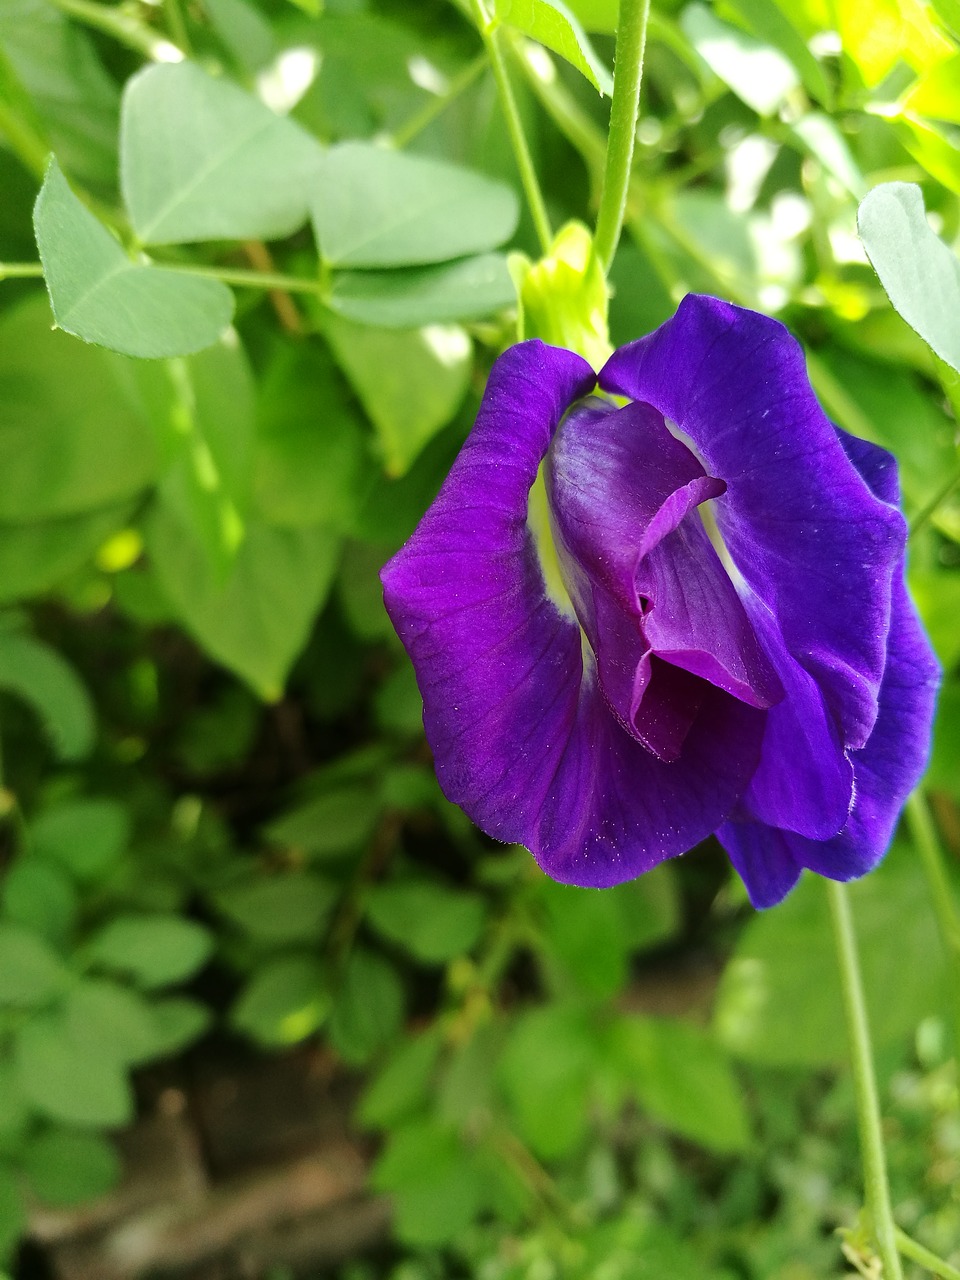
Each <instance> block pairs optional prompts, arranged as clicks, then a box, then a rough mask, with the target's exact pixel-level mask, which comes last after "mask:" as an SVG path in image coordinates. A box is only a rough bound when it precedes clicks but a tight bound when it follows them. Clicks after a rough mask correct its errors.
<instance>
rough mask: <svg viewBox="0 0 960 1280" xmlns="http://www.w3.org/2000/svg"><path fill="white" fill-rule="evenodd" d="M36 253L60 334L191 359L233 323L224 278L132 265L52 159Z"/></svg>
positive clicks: (38, 211) (37, 220) (127, 351)
mask: <svg viewBox="0 0 960 1280" xmlns="http://www.w3.org/2000/svg"><path fill="white" fill-rule="evenodd" d="M33 220H34V229H35V231H36V235H37V247H38V248H39V250H40V259H41V261H42V262H43V273H44V276H45V278H46V282H47V290H48V292H49V294H50V305H51V306H52V308H53V314H54V318H55V319H56V322H57V324H58V325H59V326H60V328H61V329H65V330H66V332H67V333H72V334H74V336H75V337H78V338H82V339H83V340H84V342H93V343H95V344H97V345H98V346H102V347H108V348H110V350H112V351H119V352H121V353H122V354H124V355H130V356H143V357H147V358H156V357H159V356H181V355H189V354H190V353H191V352H193V351H199V350H201V349H202V348H203V347H209V346H210V345H212V343H214V342H216V340H217V338H218V337H219V336H220V334H221V333H222V332H223V330H224V329H225V328H226V327H227V325H228V324H229V323H230V320H231V317H232V316H233V295H232V294H231V292H230V290H229V289H228V288H227V287H226V285H223V284H221V283H220V281H219V280H209V279H203V278H201V277H199V276H191V275H187V274H183V273H180V272H176V271H171V270H168V269H167V268H164V267H152V266H144V265H142V264H140V263H136V262H132V261H131V260H130V258H128V257H127V255H126V254H125V253H124V251H123V249H122V248H121V246H120V245H119V243H118V242H117V241H116V240H114V238H113V236H111V235H110V233H109V231H107V229H106V228H105V227H103V226H102V225H101V224H100V223H99V222H98V221H97V219H96V218H95V217H94V216H93V214H92V213H90V212H89V210H88V209H86V208H85V207H84V206H83V205H82V204H81V203H80V201H79V200H78V199H77V197H76V196H75V195H74V194H73V192H72V191H71V190H70V188H69V186H68V185H67V181H66V179H65V178H64V176H63V174H62V173H61V172H60V167H59V165H58V164H57V162H56V160H55V159H51V161H50V164H49V166H48V168H47V175H46V178H45V179H44V183H43V187H42V188H41V190H40V194H39V196H38V197H37V203H36V208H35V210H34V219H33Z"/></svg>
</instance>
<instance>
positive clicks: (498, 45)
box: [473, 0, 553, 253]
mask: <svg viewBox="0 0 960 1280" xmlns="http://www.w3.org/2000/svg"><path fill="white" fill-rule="evenodd" d="M473 13H474V18H475V20H476V23H477V27H478V29H479V31H480V38H481V39H482V40H483V45H484V48H485V49H486V51H487V57H488V58H489V60H490V69H491V71H492V72H493V78H494V80H495V81H496V85H497V93H498V94H499V96H500V107H501V109H502V111H503V114H504V118H505V119H506V122H507V132H508V133H509V134H510V142H511V145H512V146H513V154H514V157H515V159H516V162H517V168H518V169H519V170H520V181H521V182H522V183H523V190H524V194H525V195H526V197H527V206H528V207H529V209H530V216H531V217H532V218H533V225H534V227H535V229H536V232H537V239H538V240H539V241H540V249H541V252H543V253H549V252H550V248H551V246H552V244H553V232H552V231H551V230H550V218H549V216H548V214H547V206H546V204H545V202H544V199H543V192H542V191H541V190H540V183H539V181H538V179H537V171H536V169H535V168H534V164H533V157H532V156H531V154H530V148H529V147H528V146H527V139H526V135H525V134H524V132H523V121H522V120H521V119H520V112H519V110H518V108H517V100H516V98H515V97H514V93H513V85H512V84H511V83H510V74H509V72H508V71H507V62H506V59H505V57H504V54H503V43H502V39H501V37H502V34H503V33H502V32H501V31H500V29H499V27H498V25H497V23H496V20H491V19H490V18H489V17H488V16H487V12H486V9H485V8H484V5H483V0H473Z"/></svg>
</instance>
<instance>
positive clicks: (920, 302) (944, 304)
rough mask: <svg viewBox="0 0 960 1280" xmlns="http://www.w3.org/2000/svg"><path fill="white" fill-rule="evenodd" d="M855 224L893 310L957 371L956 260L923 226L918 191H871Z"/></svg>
mask: <svg viewBox="0 0 960 1280" xmlns="http://www.w3.org/2000/svg"><path fill="white" fill-rule="evenodd" d="M857 224H858V226H859V229H860V239H861V240H862V241H863V247H864V248H865V249H866V251H867V256H868V257H869V259H870V261H871V263H872V264H873V269H874V271H876V273H877V275H878V276H879V277H880V283H881V284H882V285H883V287H884V289H885V290H886V291H887V296H888V297H889V299H890V301H891V303H892V304H893V306H894V307H895V308H896V309H897V311H899V312H900V314H901V315H902V316H903V318H904V320H906V322H907V324H909V325H910V326H911V327H912V328H914V329H916V331H917V333H919V335H920V337H921V338H923V340H924V341H925V342H927V343H929V345H930V346H931V347H932V348H933V350H934V351H935V352H936V353H937V355H938V356H939V357H940V358H941V360H945V361H946V362H947V364H949V365H951V366H952V367H953V368H954V369H957V370H958V371H960V261H958V259H957V257H956V255H955V254H954V253H952V252H951V251H950V250H949V249H948V248H947V246H946V245H945V244H944V243H943V241H942V240H940V239H938V237H937V236H936V235H935V234H934V232H933V230H932V229H931V227H930V224H929V223H928V222H927V219H926V216H925V214H924V209H923V195H922V194H921V191H920V188H919V187H916V186H914V185H913V184H912V183H908V182H885V183H882V184H881V185H880V186H878V187H874V189H873V190H872V191H871V192H870V194H869V195H868V196H867V197H866V199H865V200H864V201H863V203H862V204H861V205H860V211H859V214H858V217H857Z"/></svg>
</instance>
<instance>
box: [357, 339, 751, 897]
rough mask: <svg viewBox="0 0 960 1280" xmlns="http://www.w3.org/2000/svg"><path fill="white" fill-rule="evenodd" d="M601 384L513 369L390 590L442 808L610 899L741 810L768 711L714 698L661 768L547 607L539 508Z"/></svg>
mask: <svg viewBox="0 0 960 1280" xmlns="http://www.w3.org/2000/svg"><path fill="white" fill-rule="evenodd" d="M593 382H594V375H593V373H592V372H591V370H590V369H589V367H588V366H587V365H586V363H585V362H584V361H582V360H580V359H579V358H578V357H577V356H574V355H571V354H570V353H569V352H563V351H559V350H556V349H554V348H550V347H546V346H544V345H543V344H542V343H539V342H529V343H523V344H521V345H520V346H518V347H514V348H512V349H511V350H510V351H508V352H507V353H506V354H505V355H503V356H502V357H501V358H500V359H499V360H498V361H497V363H496V364H495V366H494V368H493V370H492V372H491V375H490V379H489V382H488V385H487V391H486V393H485V395H484V400H483V404H482V406H481V409H480V413H479V416H478V418H477V423H476V425H475V427H474V429H473V431H472V433H471V435H470V437H469V439H468V441H467V443H466V445H465V446H464V448H463V450H462V452H461V454H460V456H459V458H458V459H457V461H456V463H455V464H454V466H453V468H452V470H451V472H450V475H449V476H448V478H447V480H446V482H445V483H444V485H443V487H442V489H441V491H440V494H439V496H438V498H437V500H436V502H435V503H434V504H433V506H432V507H431V508H430V510H429V511H428V512H427V514H426V516H425V517H424V519H423V521H422V522H421V524H420V525H419V527H418V529H417V531H416V532H415V533H414V535H413V537H412V538H411V539H410V541H409V542H408V543H407V544H406V545H405V546H404V547H403V548H402V549H401V551H400V552H399V553H398V554H397V555H396V556H395V557H394V559H393V560H392V561H391V562H390V563H389V564H388V565H387V566H386V567H385V569H384V571H383V575H382V576H383V582H384V597H385V601H386V605H387V609H388V611H389V613H390V616H391V618H392V619H393V622H394V625H395V626H396V628H397V631H398V632H399V634H400V637H401V639H402V640H403V642H404V644H405V645H406V647H407V650H408V652H409V653H410V655H411V658H412V660H413V664H414V667H415V670H416V672H417V678H418V682H419V685H420V690H421V693H422V695H423V701H424V725H425V728H426V732H427V738H428V740H429V742H430V745H431V747H432V749H433V752H434V756H435V759H436V765H437V775H438V778H439V779H440V783H441V786H442V787H443V789H444V791H445V793H446V795H447V796H448V797H449V798H450V799H451V800H453V801H454V802H456V803H458V804H460V805H461V806H462V807H463V808H464V809H465V810H466V812H467V813H468V814H469V815H470V817H472V818H473V819H474V821H475V822H477V823H478V824H479V825H480V826H481V827H483V828H484V830H486V831H488V832H489V833H490V834H491V835H494V836H496V837H498V838H499V839H501V840H508V841H516V842H519V843H522V844H525V845H526V846H527V847H528V848H529V849H530V850H531V851H532V852H533V854H534V855H535V857H536V858H537V859H538V861H539V862H540V863H541V865H542V866H543V867H544V868H545V869H546V870H547V871H548V872H549V873H550V874H551V875H553V876H555V877H556V878H557V879H560V880H566V881H569V882H570V883H575V884H583V885H608V884H614V883H617V882H619V881H622V880H626V879H629V878H631V877H633V876H636V875H638V874H639V873H640V872H642V871H644V870H647V869H648V868H649V867H651V866H653V865H654V864H655V863H657V862H659V861H661V860H662V859H663V858H666V857H670V856H672V855H674V854H678V853H682V852H683V851H685V850H686V849H689V848H690V847H691V846H693V845H694V844H696V843H697V842H698V841H700V840H702V839H703V838H704V837H705V836H707V835H708V834H709V833H710V832H711V831H713V830H714V829H715V828H716V826H717V825H718V823H719V822H721V821H722V820H723V819H724V817H726V816H727V815H728V814H729V813H730V812H731V810H732V808H733V806H734V804H735V802H736V799H737V797H738V796H739V795H740V794H741V793H742V791H743V789H744V787H745V786H746V784H747V781H748V780H749V777H750V775H751V774H752V772H753V770H754V769H755V768H756V764H757V760H758V759H759V753H760V740H761V738H762V733H763V712H762V711H758V710H756V709H755V708H753V707H749V706H747V705H745V704H744V703H741V702H739V701H737V700H736V699H734V698H732V697H730V695H729V694H727V693H725V692H723V691H722V690H719V689H715V688H712V687H710V686H709V685H705V686H704V688H705V694H704V700H703V703H702V705H701V706H700V708H699V710H698V712H697V714H696V716H695V718H694V720H693V723H692V724H691V726H690V728H689V732H688V733H687V735H686V741H685V743H684V750H683V757H682V759H681V760H680V761H679V762H677V763H675V764H667V763H664V762H663V761H661V760H657V759H655V758H654V757H653V756H651V755H650V754H649V752H648V751H646V750H645V748H644V747H643V746H641V745H640V744H639V743H638V742H636V741H634V739H633V738H631V737H630V736H629V735H628V734H627V733H625V732H624V731H623V729H622V728H621V727H620V725H619V724H618V723H617V721H616V720H615V718H614V717H613V716H612V715H611V713H610V711H609V710H608V708H607V704H606V702H605V701H604V699H603V698H602V696H601V695H600V693H599V690H598V685H597V681H596V677H595V670H594V668H593V659H592V655H591V653H590V651H589V649H588V650H587V651H586V657H585V656H584V644H583V639H582V636H581V632H580V628H579V626H577V624H576V622H575V621H573V620H571V618H570V617H569V616H567V615H566V614H565V613H563V612H562V611H561V610H560V609H558V608H557V606H556V605H555V604H554V603H553V601H552V600H551V599H550V598H549V597H548V595H547V592H546V586H545V582H544V577H543V573H542V571H541V566H540V561H539V559H538V556H537V552H536V548H535V545H534V540H533V537H532V535H531V532H530V530H529V528H528V523H527V506H528V500H529V493H530V489H531V486H532V485H533V483H534V480H535V477H536V475H537V470H538V467H539V465H540V462H541V460H542V458H543V456H544V454H545V453H546V451H547V447H548V445H549V442H550V438H551V435H552V434H553V432H554V430H555V429H556V427H557V424H558V423H559V421H560V418H561V417H562V415H563V413H564V410H565V409H566V408H567V407H568V406H569V405H570V404H571V403H573V402H574V401H575V400H576V399H578V398H579V397H581V396H583V395H585V394H586V393H587V392H588V391H589V390H590V389H591V387H592V385H593Z"/></svg>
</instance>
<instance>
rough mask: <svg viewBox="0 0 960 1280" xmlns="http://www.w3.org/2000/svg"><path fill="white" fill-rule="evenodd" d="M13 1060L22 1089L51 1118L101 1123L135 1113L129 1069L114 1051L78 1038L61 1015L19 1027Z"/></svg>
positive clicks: (112, 1122) (124, 1119) (111, 1122)
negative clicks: (105, 1049) (76, 1038)
mask: <svg viewBox="0 0 960 1280" xmlns="http://www.w3.org/2000/svg"><path fill="white" fill-rule="evenodd" d="M14 1060H15V1062H16V1065H17V1073H18V1077H19V1081H20V1087H21V1088H22V1090H23V1092H24V1093H25V1094H26V1096H27V1097H28V1098H29V1099H30V1101H31V1102H32V1103H33V1105H34V1106H35V1107H36V1109H37V1110H38V1111H40V1112H41V1113H42V1114H43V1115H45V1116H48V1117H49V1118H50V1119H51V1120H60V1121H62V1122H63V1123H65V1124H78V1125H95V1126H97V1127H101V1126H112V1125H121V1124H126V1123H127V1121H128V1120H130V1119H131V1117H132V1115H133V1095H132V1093H131V1092H130V1086H129V1084H128V1083H127V1077H126V1072H125V1071H124V1070H123V1068H122V1067H121V1066H120V1065H119V1063H117V1061H116V1060H115V1059H114V1058H113V1057H112V1056H111V1055H110V1054H109V1053H107V1054H104V1053H102V1052H98V1051H97V1050H96V1049H95V1048H93V1047H91V1046H90V1044H89V1043H86V1042H84V1043H78V1042H77V1041H76V1040H75V1039H74V1037H73V1035H72V1034H71V1033H70V1030H69V1028H68V1027H67V1025H66V1023H65V1021H64V1019H63V1018H62V1017H60V1016H58V1015H55V1014H47V1015H44V1016H42V1017H38V1018H34V1019H32V1020H31V1021H30V1022H28V1023H27V1024H26V1025H25V1026H23V1027H21V1028H20V1030H19V1031H18V1032H17V1037H16V1041H15V1044H14Z"/></svg>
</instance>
